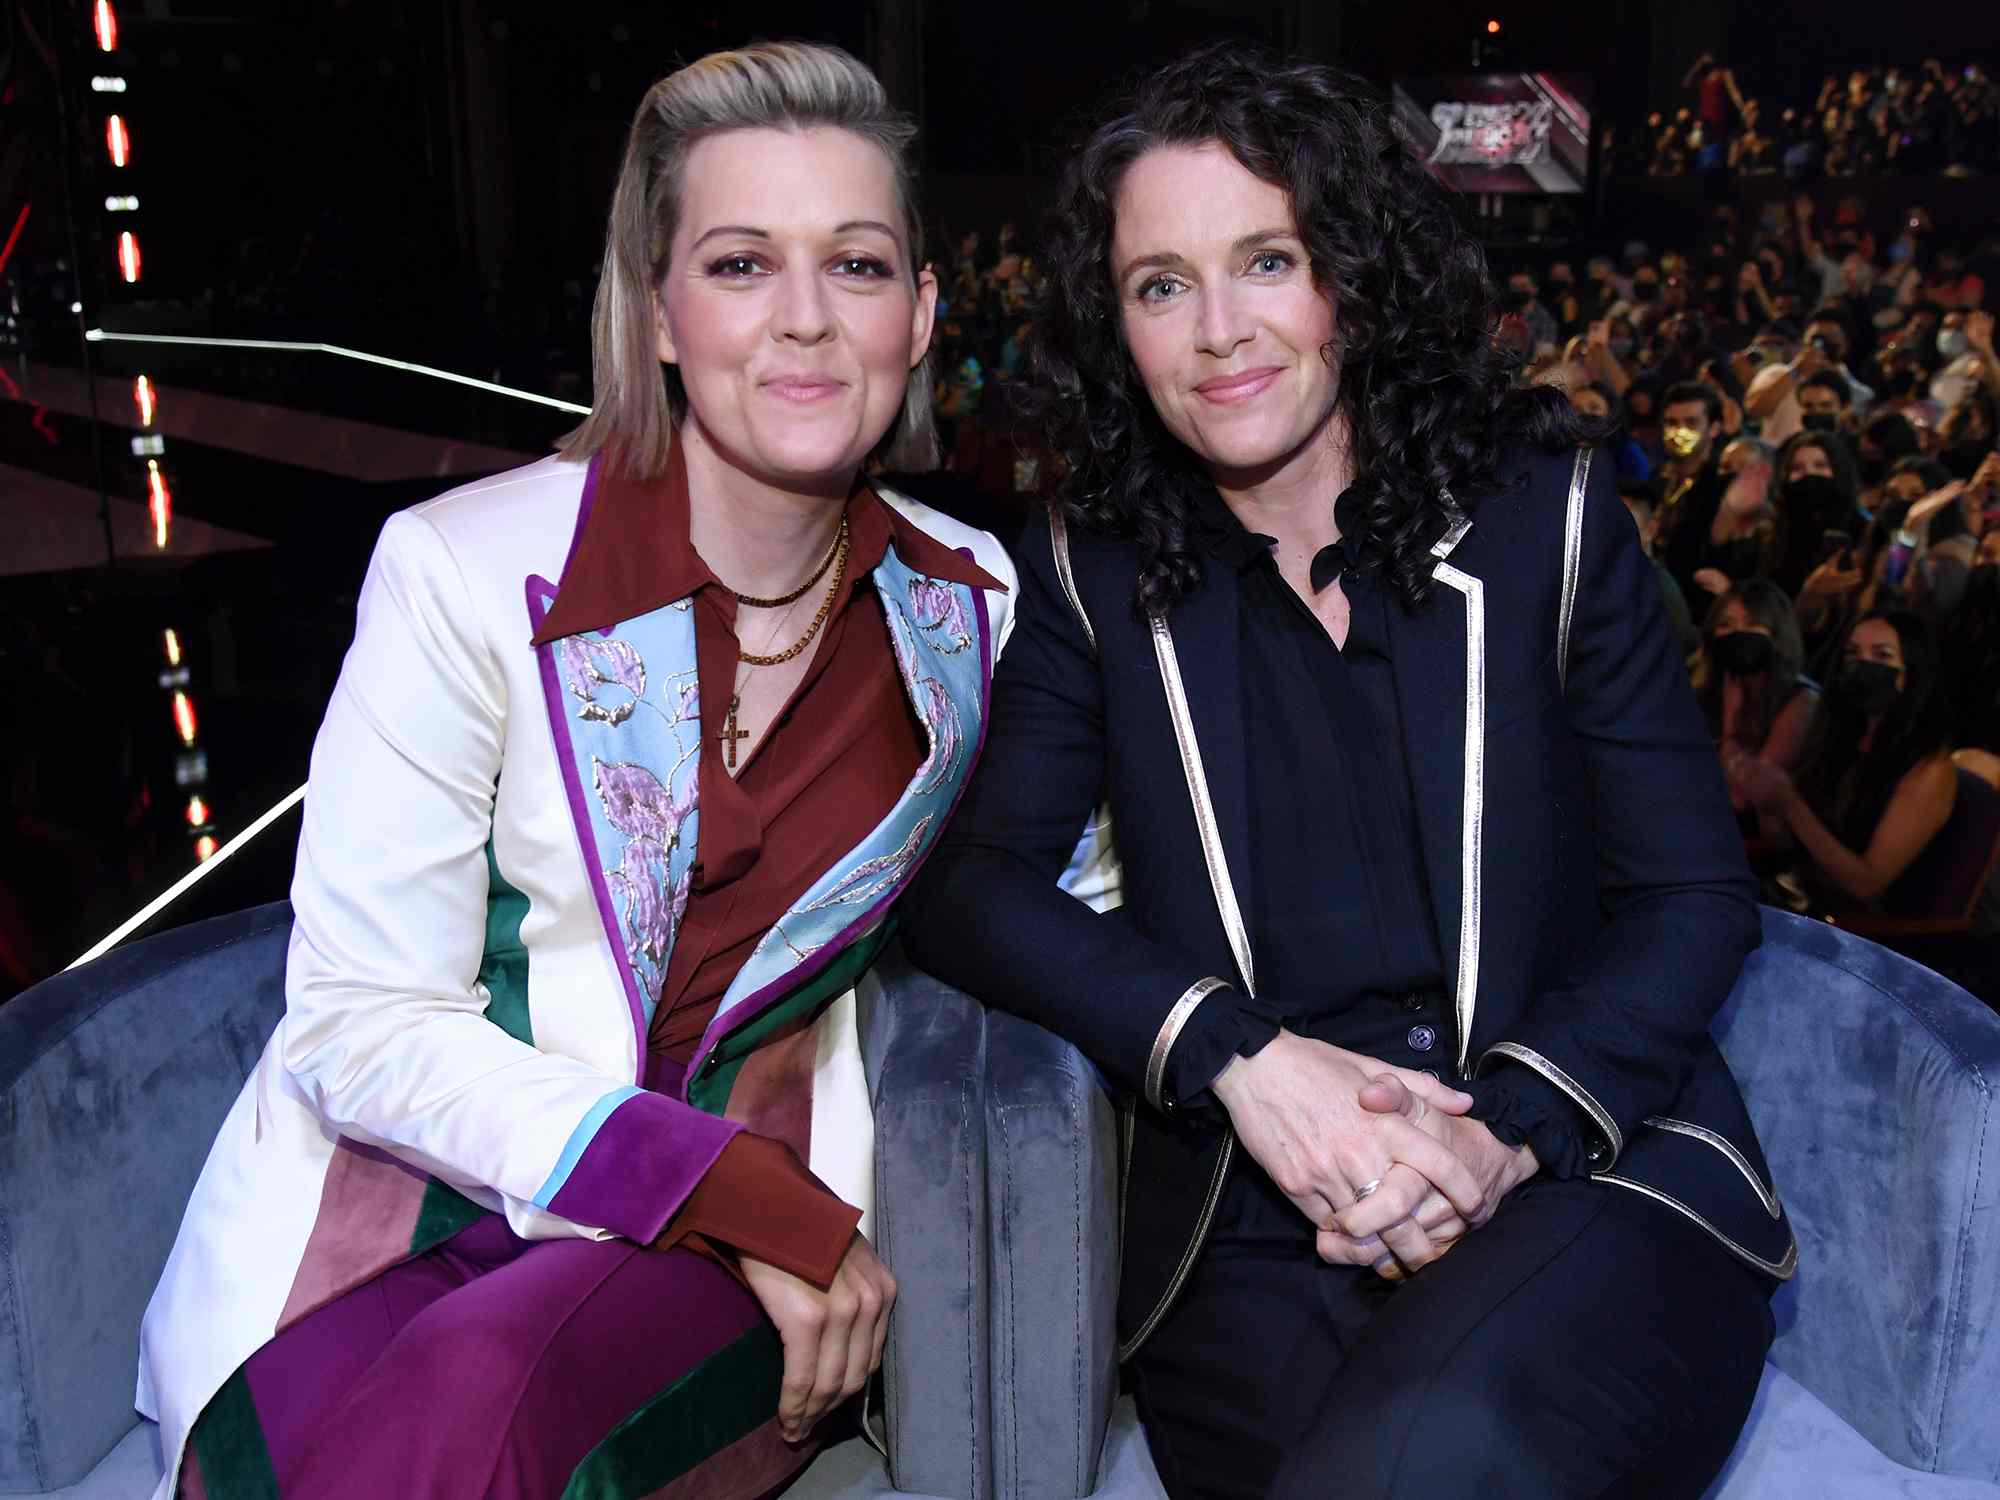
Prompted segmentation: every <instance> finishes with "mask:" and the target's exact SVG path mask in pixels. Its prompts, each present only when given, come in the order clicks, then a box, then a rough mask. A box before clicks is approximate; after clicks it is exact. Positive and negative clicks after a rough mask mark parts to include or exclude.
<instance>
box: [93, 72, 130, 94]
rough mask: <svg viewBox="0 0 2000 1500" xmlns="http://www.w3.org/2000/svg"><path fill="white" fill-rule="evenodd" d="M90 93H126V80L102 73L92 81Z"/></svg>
mask: <svg viewBox="0 0 2000 1500" xmlns="http://www.w3.org/2000/svg"><path fill="white" fill-rule="evenodd" d="M90 91H91V92H92V93H94V94H122V93H124V92H125V80H124V79H122V78H110V77H106V76H105V75H104V74H102V73H100V74H98V75H97V77H95V78H93V79H91V80H90Z"/></svg>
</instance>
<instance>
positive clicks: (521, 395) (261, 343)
mask: <svg viewBox="0 0 2000 1500" xmlns="http://www.w3.org/2000/svg"><path fill="white" fill-rule="evenodd" d="M84 337H85V338H87V339H89V340H90V341H91V342H92V343H94V344H100V343H114V344H185V345H188V346H190V347H192V348H200V349H277V350H283V351H290V352H293V353H299V354H337V355H339V356H340V357H341V358H342V359H358V360H360V361H361V362H362V363H363V364H369V365H381V366H383V367H384V368H386V369H390V370H407V371H409V372H410V373H411V374H412V375H428V376H430V377H431V378H432V379H433V380H449V381H450V382H452V384H454V385H469V386H471V387H472V388H473V389H474V390H479V391H490V392H492V393H493V394H494V395H496V396H512V397H513V398H514V399H515V400H517V401H533V402H534V403H536V404H537V405H538V406H552V407H554V408H555V409H556V410H557V411H567V412H574V413H576V414H577V415H578V416H580V417H585V416H589V415H590V408H589V407H587V406H578V405H577V404H576V403H575V402H574V401H558V400H557V399H556V398H555V397H554V396H542V395H538V394H536V393H535V392H534V391H517V390H515V389H514V388H513V387H512V386H508V385H495V384H494V383H493V382H492V381H490V380H475V379H474V378H473V377H472V376H470V375H459V374H456V373H454V372H453V371H451V370H440V369H437V368H435V367H434V366H431V365H416V364H411V363H410V362H409V361H408V360H405V359H391V358H389V357H388V355H386V354H369V353H367V352H366V351H365V350H361V349H343V348H342V347H341V346H340V345H338V344H306V343H295V342H293V341H292V340H290V339H211V338H197V337H195V336H194V335H192V334H179V333H112V332H110V331H109V330H107V329H103V328H92V329H90V330H88V331H87V332H86V333H85V334H84Z"/></svg>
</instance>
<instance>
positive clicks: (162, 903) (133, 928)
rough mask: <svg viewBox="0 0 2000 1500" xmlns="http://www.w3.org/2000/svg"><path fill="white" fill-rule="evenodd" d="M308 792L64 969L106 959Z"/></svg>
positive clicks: (253, 826) (273, 811)
mask: <svg viewBox="0 0 2000 1500" xmlns="http://www.w3.org/2000/svg"><path fill="white" fill-rule="evenodd" d="M305 795H306V789H305V788H304V787H299V788H298V789H297V790H296V791H293V792H292V793H291V794H290V795H288V796H287V797H286V798H285V800H284V801H282V802H280V803H279V804H278V805H277V806H276V807H274V808H272V809H271V810H270V811H268V812H266V813H265V814H264V815H263V816H262V817H260V818H258V819H257V821H256V822H254V823H252V824H251V825H250V826H249V827H248V828H246V829H244V830H243V831H242V832H241V833H239V834H237V835H236V837H235V838H233V839H231V840H230V841H229V842H228V843H226V844H224V845H223V846H222V847H221V848H220V849H218V850H216V851H215V853H213V854H211V855H210V856H209V857H208V858H207V859H205V860H203V861H202V862H201V863H200V864H198V865H196V866H195V867H194V868H193V869H192V870H189V871H188V872H187V874H185V875H183V876H182V877H181V878H180V879H179V880H176V881H175V882H174V883H173V884H172V885H170V886H168V887H167V889H166V890H164V891H163V892H161V893H160V894H159V895H158V896H155V897H154V898H153V899H152V900H151V901H148V902H147V903H146V904H145V905H144V906H142V907H141V908H140V909H139V910H138V911H137V912H135V913H133V915H131V916H129V917H127V918H126V919H125V920H124V921H123V922H120V923H119V924H118V926H117V927H116V928H114V929H113V930H112V931H111V932H110V933H109V934H107V935H106V936H105V937H104V938H102V939H101V940H99V941H98V942H97V943H94V944H93V945H92V946H91V949H90V951H89V952H88V953H86V954H84V955H83V956H82V957H80V958H78V959H76V960H75V961H73V962H71V963H68V964H65V965H64V966H63V972H64V973H65V974H67V973H68V972H69V971H70V970H71V969H74V968H77V967H78V966H79V965H82V964H87V963H89V962H90V961H91V960H92V959H93V958H102V957H103V956H104V955H105V954H106V953H109V952H110V951H111V950H112V949H113V948H116V947H117V946H118V945H119V944H120V943H122V942H124V941H125V939H126V938H128V937H130V936H131V935H132V934H133V933H135V932H137V931H138V930H139V929H140V928H141V927H144V926H145V925H146V924H147V923H148V922H150V921H152V920H153V918H155V917H157V916H158V915H159V914H160V913H161V912H163V911H165V910H166V909H167V907H169V906H171V905H172V904H173V903H174V902H176V901H178V900H179V899H180V898H181V897H182V896H184V895H185V894H187V892H188V891H190V890H191V889H193V888H194V885H195V882H197V881H199V880H203V879H205V878H206V877H207V876H208V874H209V872H210V871H212V870H214V868H215V867H216V866H217V865H219V864H221V863H222V862H223V861H224V860H225V859H227V858H229V856H230V855H232V854H234V853H235V852H236V851H237V850H238V849H241V848H242V847H243V846H244V845H245V844H247V843H249V842H250V840H252V839H254V838H255V837H257V835H258V834H260V833H262V832H263V831H264V830H265V829H266V828H269V827H270V826H271V825H272V824H273V823H275V822H277V821H278V819H280V818H282V817H283V816H284V815H285V814H286V813H288V812H290V811H291V810H292V809H293V808H295V807H297V806H298V805H299V803H301V802H302V801H304V800H305Z"/></svg>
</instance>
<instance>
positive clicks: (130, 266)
mask: <svg viewBox="0 0 2000 1500" xmlns="http://www.w3.org/2000/svg"><path fill="white" fill-rule="evenodd" d="M140 264H141V260H140V256H139V236H137V235H136V234H134V233H133V232H132V231H131V230H129V229H122V230H120V231H119V232H118V274H119V275H120V276H123V277H124V278H125V284H126V285H127V286H130V285H131V284H132V283H133V282H135V281H137V280H138V279H139V267H140Z"/></svg>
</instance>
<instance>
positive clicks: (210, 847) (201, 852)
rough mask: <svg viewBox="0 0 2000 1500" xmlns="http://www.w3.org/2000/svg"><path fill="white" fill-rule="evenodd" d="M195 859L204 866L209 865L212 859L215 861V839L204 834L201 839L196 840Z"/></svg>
mask: <svg viewBox="0 0 2000 1500" xmlns="http://www.w3.org/2000/svg"><path fill="white" fill-rule="evenodd" d="M194 857H195V859H196V860H197V861H199V862H200V863H202V864H207V863H208V862H209V861H210V860H211V859H214V858H215V840H214V838H212V837H211V836H210V835H208V834H205V833H204V834H203V835H202V836H201V837H200V838H198V839H196V840H195V841H194Z"/></svg>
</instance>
